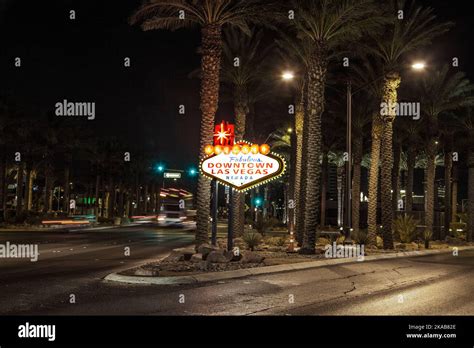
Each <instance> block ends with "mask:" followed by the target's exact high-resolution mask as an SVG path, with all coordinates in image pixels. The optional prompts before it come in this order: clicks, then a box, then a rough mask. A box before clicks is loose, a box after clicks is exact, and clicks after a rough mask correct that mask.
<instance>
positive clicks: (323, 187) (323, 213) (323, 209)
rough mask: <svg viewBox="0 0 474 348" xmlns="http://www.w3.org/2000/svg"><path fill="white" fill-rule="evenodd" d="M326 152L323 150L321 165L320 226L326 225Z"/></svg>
mask: <svg viewBox="0 0 474 348" xmlns="http://www.w3.org/2000/svg"><path fill="white" fill-rule="evenodd" d="M328 161H329V160H328V153H327V151H324V153H323V161H322V165H321V227H324V226H326V196H327V187H328Z"/></svg>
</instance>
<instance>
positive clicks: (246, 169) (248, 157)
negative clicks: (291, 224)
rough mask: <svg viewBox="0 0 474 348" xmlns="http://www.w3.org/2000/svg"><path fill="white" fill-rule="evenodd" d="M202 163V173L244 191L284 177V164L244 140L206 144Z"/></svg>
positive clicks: (275, 155) (274, 156)
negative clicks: (222, 144) (227, 143)
mask: <svg viewBox="0 0 474 348" xmlns="http://www.w3.org/2000/svg"><path fill="white" fill-rule="evenodd" d="M205 153H206V155H207V157H205V158H204V159H203V160H202V161H201V172H202V174H204V175H205V176H207V177H209V178H211V179H216V180H217V181H218V182H220V183H221V184H223V185H228V186H230V187H233V188H234V189H236V190H238V191H245V190H248V189H250V188H252V187H254V186H257V185H260V184H263V183H265V182H268V181H270V180H273V179H275V178H277V177H279V176H280V175H282V174H283V172H284V170H285V161H284V160H283V158H281V157H280V156H279V155H277V154H274V153H270V147H269V146H268V145H266V144H263V145H260V146H259V145H257V144H249V143H246V142H244V141H242V142H239V143H237V144H234V145H232V146H230V145H225V146H221V145H215V146H212V145H208V146H206V147H205Z"/></svg>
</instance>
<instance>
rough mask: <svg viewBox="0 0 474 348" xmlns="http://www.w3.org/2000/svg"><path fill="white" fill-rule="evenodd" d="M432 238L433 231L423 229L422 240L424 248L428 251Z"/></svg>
mask: <svg viewBox="0 0 474 348" xmlns="http://www.w3.org/2000/svg"><path fill="white" fill-rule="evenodd" d="M431 238H433V231H430V230H428V229H425V230H424V231H423V240H424V241H425V248H426V249H429V247H430V240H431Z"/></svg>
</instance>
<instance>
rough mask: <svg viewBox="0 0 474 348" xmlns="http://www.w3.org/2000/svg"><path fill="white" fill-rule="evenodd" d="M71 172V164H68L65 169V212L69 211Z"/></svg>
mask: <svg viewBox="0 0 474 348" xmlns="http://www.w3.org/2000/svg"><path fill="white" fill-rule="evenodd" d="M70 174H71V170H70V168H69V164H66V167H65V168H64V200H63V211H64V212H66V213H67V212H68V211H69V194H70V191H69V180H70Z"/></svg>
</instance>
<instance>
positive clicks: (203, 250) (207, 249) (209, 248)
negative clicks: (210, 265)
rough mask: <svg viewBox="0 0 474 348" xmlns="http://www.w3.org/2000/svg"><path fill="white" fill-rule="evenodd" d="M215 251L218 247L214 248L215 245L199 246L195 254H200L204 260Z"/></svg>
mask: <svg viewBox="0 0 474 348" xmlns="http://www.w3.org/2000/svg"><path fill="white" fill-rule="evenodd" d="M215 250H219V247H218V246H215V245H210V244H201V245H200V246H198V248H197V252H198V253H199V254H202V259H203V260H205V259H206V257H207V255H208V254H209V253H210V252H211V251H215Z"/></svg>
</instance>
